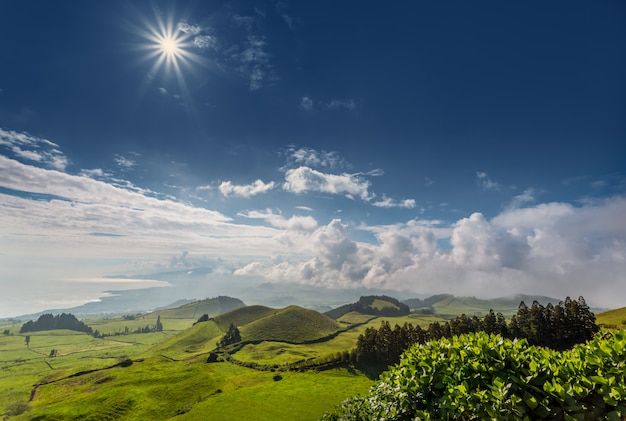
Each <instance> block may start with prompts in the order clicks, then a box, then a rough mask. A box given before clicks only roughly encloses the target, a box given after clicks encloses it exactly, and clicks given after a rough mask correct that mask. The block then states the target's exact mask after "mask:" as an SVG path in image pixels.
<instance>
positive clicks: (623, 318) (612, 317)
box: [596, 307, 626, 329]
mask: <svg viewBox="0 0 626 421" xmlns="http://www.w3.org/2000/svg"><path fill="white" fill-rule="evenodd" d="M596 323H597V324H598V325H602V326H618V327H621V328H622V329H624V328H626V307H622V308H618V309H615V310H610V311H605V312H603V313H599V314H596Z"/></svg>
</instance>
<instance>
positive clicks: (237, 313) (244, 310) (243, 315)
mask: <svg viewBox="0 0 626 421" xmlns="http://www.w3.org/2000/svg"><path fill="white" fill-rule="evenodd" d="M277 311H278V310H276V309H274V308H270V307H265V306H257V305H254V306H246V307H241V308H237V309H235V310H231V311H229V312H227V313H224V314H220V315H219V316H217V317H215V318H214V320H215V323H217V325H218V326H219V327H220V328H221V329H222V330H223V331H226V330H227V329H228V326H230V325H231V323H232V324H233V325H235V326H238V327H241V326H244V325H247V324H248V323H251V322H254V321H255V320H259V319H262V318H264V317H268V316H271V315H272V314H275V313H276V312H277Z"/></svg>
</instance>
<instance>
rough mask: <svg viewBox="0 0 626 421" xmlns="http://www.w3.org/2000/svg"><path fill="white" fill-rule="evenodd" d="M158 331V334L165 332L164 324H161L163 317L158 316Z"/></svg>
mask: <svg viewBox="0 0 626 421" xmlns="http://www.w3.org/2000/svg"><path fill="white" fill-rule="evenodd" d="M156 331H157V332H163V323H161V315H158V316H157V321H156Z"/></svg>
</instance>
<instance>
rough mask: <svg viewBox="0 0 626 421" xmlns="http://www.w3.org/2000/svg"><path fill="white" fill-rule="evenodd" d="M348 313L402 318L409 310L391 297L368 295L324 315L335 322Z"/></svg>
mask: <svg viewBox="0 0 626 421" xmlns="http://www.w3.org/2000/svg"><path fill="white" fill-rule="evenodd" d="M350 312H357V313H361V314H370V315H372V316H404V315H407V314H409V313H410V309H409V306H407V305H406V304H404V303H401V302H400V301H398V300H397V299H395V298H393V297H388V296H386V295H380V296H379V295H368V296H364V297H361V298H360V299H359V301H357V302H356V303H352V304H346V305H343V306H341V307H337V308H336V309H333V310H331V311H328V312H326V313H324V314H326V315H327V316H328V317H330V318H332V319H335V320H337V319H339V318H340V317H341V316H343V315H344V314H347V313H350Z"/></svg>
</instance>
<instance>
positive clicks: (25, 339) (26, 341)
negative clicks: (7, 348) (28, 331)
mask: <svg viewBox="0 0 626 421" xmlns="http://www.w3.org/2000/svg"><path fill="white" fill-rule="evenodd" d="M24 343H25V344H26V346H27V347H28V348H30V335H26V337H25V338H24Z"/></svg>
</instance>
